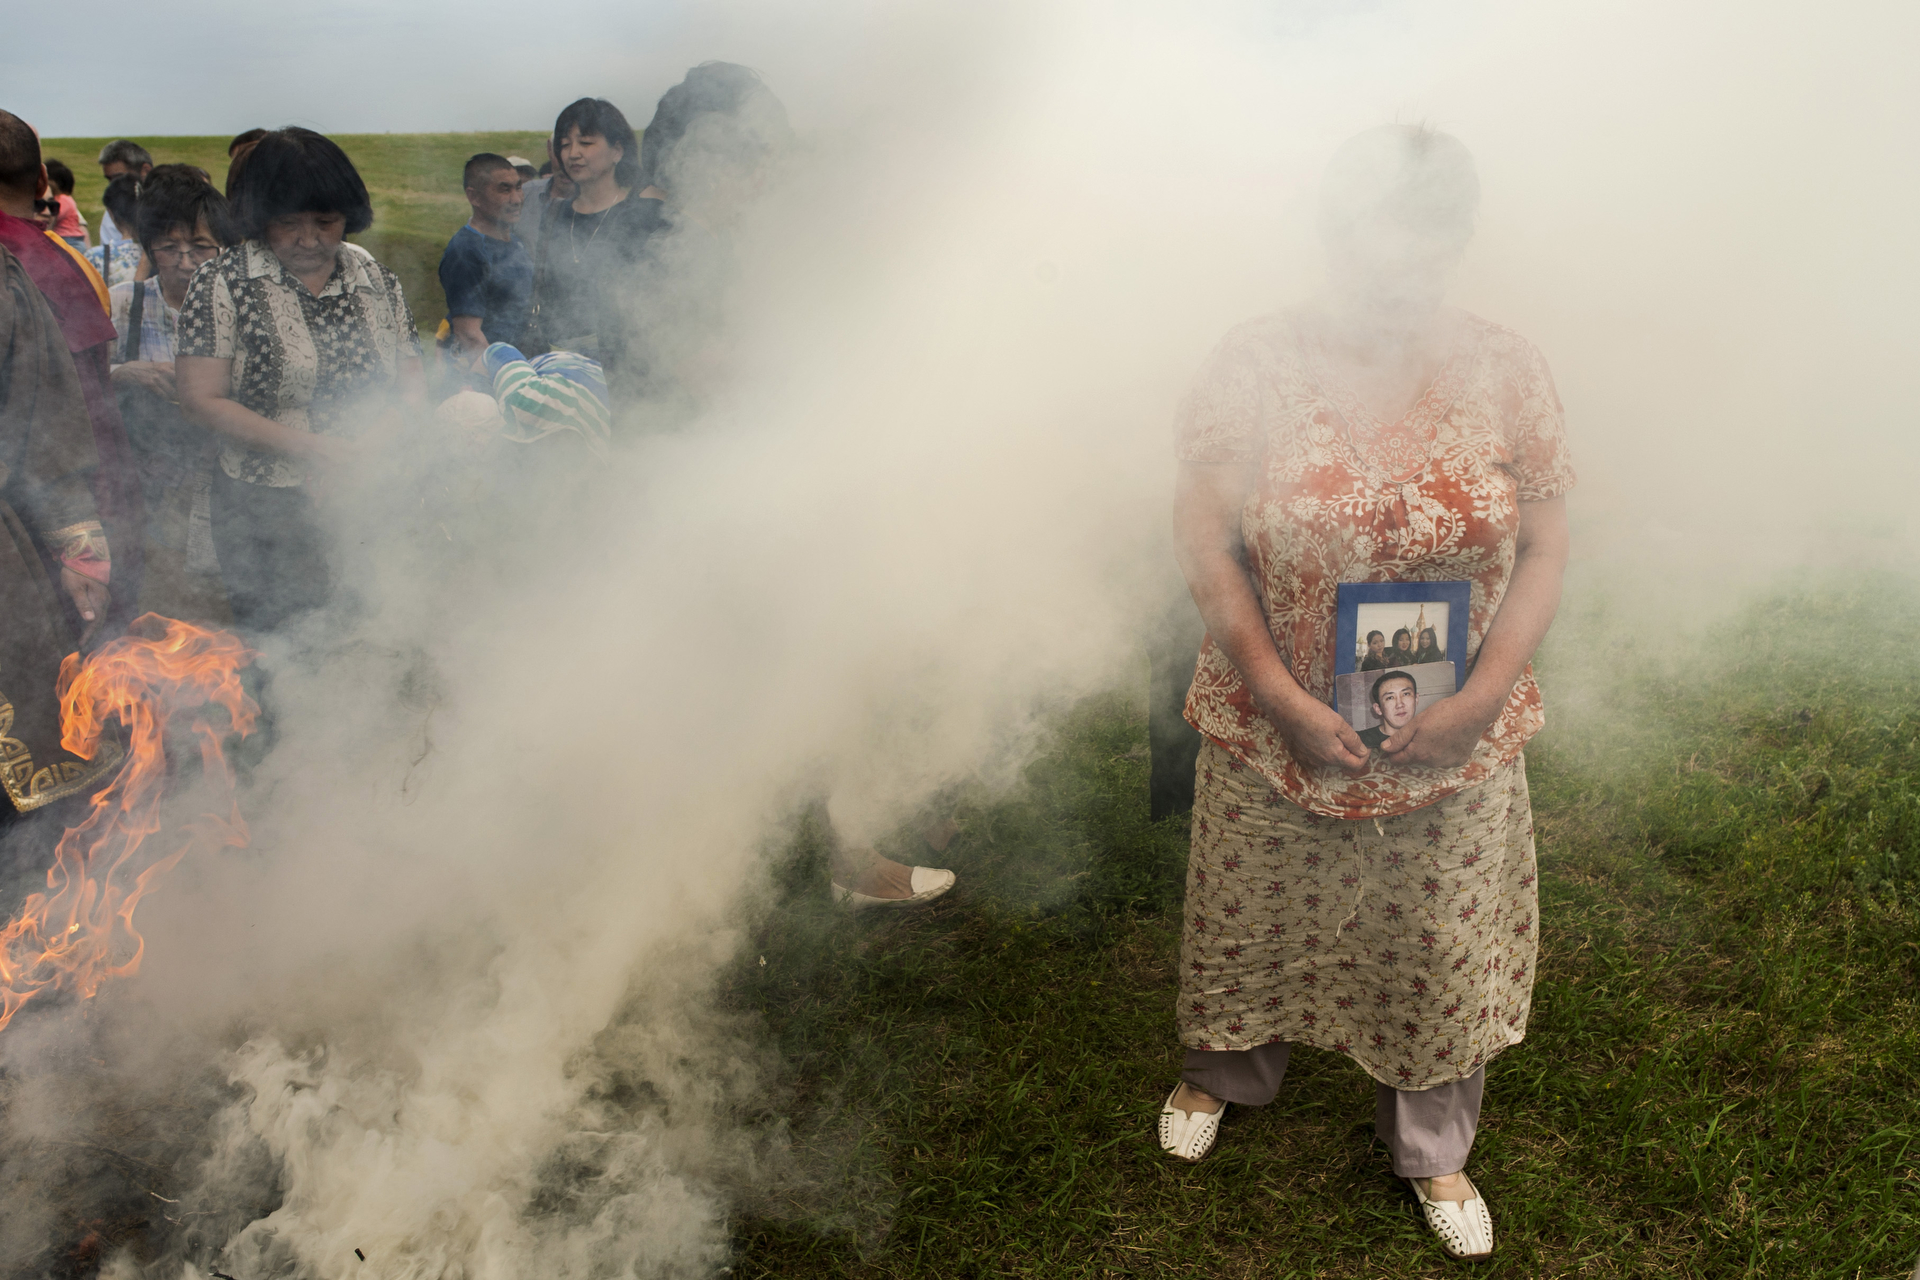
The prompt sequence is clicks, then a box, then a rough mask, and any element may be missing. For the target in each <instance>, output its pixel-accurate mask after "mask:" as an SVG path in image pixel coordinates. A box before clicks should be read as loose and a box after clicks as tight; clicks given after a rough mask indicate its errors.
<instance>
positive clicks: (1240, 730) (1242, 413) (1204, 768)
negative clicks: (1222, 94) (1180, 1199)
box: [1159, 126, 1573, 1257]
mask: <svg viewBox="0 0 1920 1280" xmlns="http://www.w3.org/2000/svg"><path fill="white" fill-rule="evenodd" d="M1478 200H1479V180H1478V178H1477V176H1476V175H1475V173H1474V168H1473V161H1472V158H1471V157H1470V156H1469V155H1468V153H1467V151H1466V149H1465V148H1464V147H1463V146H1461V144H1460V143H1459V142H1458V141H1456V140H1455V139H1453V138H1450V137H1448V136H1446V135H1444V134H1437V133H1433V132H1431V131H1428V130H1423V129H1416V128H1411V127H1404V126H1389V127H1386V128H1381V129H1376V130H1373V131H1371V132H1368V133H1365V134H1362V135H1360V136H1359V137H1357V138H1355V139H1353V140H1352V141H1350V142H1348V143H1347V144H1346V145H1345V146H1344V147H1342V148H1341V150H1340V152H1339V153H1338V154H1337V155H1336V156H1335V158H1334V160H1333V162H1332V164H1331V165H1330V166H1329V168H1328V171H1327V176H1326V180H1325V184H1324V187H1323V190H1322V196H1321V233H1322V237H1323V239H1324V241H1325V243H1326V247H1327V251H1328V259H1329V267H1330V272H1329V274H1330V279H1331V284H1332V288H1331V290H1330V294H1329V296H1328V298H1327V299H1326V300H1325V301H1323V302H1321V303H1319V304H1316V305H1312V306H1307V307H1302V308H1299V309H1297V310H1293V311H1289V312H1284V313H1281V314H1278V315H1274V316H1269V317H1265V318H1262V319H1258V320H1253V321H1250V322H1248V323H1246V324H1243V325H1240V326H1239V327H1237V328H1235V329H1234V330H1232V331H1231V332H1230V333H1229V334H1228V335H1227V337H1226V338H1225V339H1224V340H1223V341H1222V342H1221V344H1220V345H1219V347H1218V348H1216V349H1215V351H1214V352H1213V354H1212V356H1211V357H1210V358H1209V359H1208V362H1207V364H1206V366H1205V368H1204V369H1203V370H1202V372H1201V374H1200V376H1199V378H1198V379H1197V381H1196V382H1195V384H1194V387H1193V389H1192V391H1191V392H1190V394H1189V395H1188V397H1187V399H1186V401H1185V402H1184V404H1183V405H1182V408H1181V413H1180V419H1179V423H1178V430H1177V435H1178V451H1179V456H1180V463H1181V465H1180V479H1179V486H1178V492H1177V496H1176V500H1175V523H1176V536H1177V540H1178V544H1179V551H1180V557H1181V565H1182V568H1183V569H1184V571H1185V573H1186V576H1187V581H1188V584H1189V586H1190V587H1191V589H1192V592H1193V596H1194V600H1195V602H1196V603H1197V604H1198V605H1199V608H1200V612H1201V615H1202V616H1203V617H1204V618H1205V619H1206V622H1207V630H1208V636H1207V640H1206V642H1205V644H1204V646H1203V647H1202V650H1201V654H1200V661H1199V669H1198V672H1197V674H1196V676H1195V679H1194V683H1193V688H1192V691H1191V694H1190V695H1189V698H1188V702H1187V718H1188V719H1189V720H1190V721H1191V722H1192V723H1193V725H1194V726H1195V727H1196V728H1198V729H1199V730H1200V731H1201V732H1202V733H1203V734H1204V735H1205V736H1206V742H1205V745H1204V746H1203V747H1202V749H1201V753H1200V759H1199V765H1198V771H1197V772H1198V777H1197V788H1196V789H1197V800H1196V803H1195V806H1194V815H1193V846H1192V854H1191V857H1190V861H1189V864H1188V873H1187V905H1186V928H1185V932H1184V936H1183V940H1182V945H1181V968H1182V982H1181V991H1180V1003H1179V1007H1178V1010H1177V1021H1178V1026H1179V1030H1180V1037H1181V1041H1182V1043H1183V1044H1184V1045H1185V1046H1186V1048H1187V1054H1186V1061H1185V1065H1184V1069H1183V1071H1182V1076H1181V1082H1180V1084H1179V1085H1178V1087H1176V1088H1175V1089H1174V1091H1173V1093H1172V1094H1171V1095H1170V1096H1169V1097H1168V1099H1167V1103H1166V1105H1165V1106H1164V1107H1163V1108H1162V1111H1161V1117H1160V1126H1159V1127H1160V1139H1161V1143H1162V1146H1163V1147H1165V1148H1166V1149H1167V1150H1168V1151H1169V1152H1170V1153H1171V1154H1174V1155H1176V1156H1179V1157H1181V1158H1184V1159H1199V1158H1200V1157H1202V1156H1204V1155H1205V1154H1206V1153H1207V1151H1208V1150H1210V1149H1211V1147H1212V1144H1213V1140H1214V1137H1215V1135H1216V1133H1217V1131H1218V1127H1219V1122H1220V1117H1221V1115H1222V1114H1223V1113H1224V1111H1225V1109H1226V1104H1227V1103H1229V1102H1239V1103H1243V1104H1249V1105H1259V1104H1262V1103H1265V1102H1267V1101H1270V1100H1271V1099H1272V1098H1273V1096H1274V1093H1275V1091H1276V1089H1277V1088H1278V1085H1279V1082H1280V1078H1281V1075H1282V1073H1283V1072H1284V1071H1285V1068H1286V1061H1287V1053H1288V1046H1289V1045H1291V1044H1306V1045H1312V1046H1314V1047H1316V1048H1323V1049H1332V1050H1335V1051H1337V1052H1340V1053H1344V1054H1346V1055H1348V1056H1349V1057H1351V1058H1352V1059H1353V1060H1354V1061H1355V1062H1357V1063H1359V1064H1360V1066H1361V1067H1363V1068H1364V1069H1365V1070H1366V1071H1367V1073H1368V1074H1369V1075H1371V1076H1372V1077H1373V1078H1374V1080H1375V1081H1376V1105H1375V1117H1376V1127H1377V1130H1378V1132H1379V1134H1380V1137H1381V1138H1382V1140H1383V1141H1384V1142H1385V1143H1386V1145H1387V1147H1388V1148H1389V1150H1390V1151H1391V1152H1392V1155H1393V1164H1394V1171H1395V1172H1396V1173H1398V1174H1399V1175H1400V1176H1402V1177H1405V1178H1407V1179H1408V1180H1409V1181H1410V1182H1411V1183H1412V1185H1413V1188H1414V1191H1415V1194H1416V1196H1417V1198H1418V1199H1419V1201H1420V1203H1421V1204H1422V1206H1423V1207H1424V1209H1425V1212H1426V1216H1427V1219H1428V1221H1429V1222H1430V1223H1431V1224H1432V1225H1433V1227H1434V1230H1435V1231H1436V1233H1437V1234H1438V1235H1439V1236H1440V1237H1441V1241H1442V1243H1443V1245H1444V1246H1445V1247H1446V1249H1447V1251H1448V1252H1449V1253H1450V1254H1453V1255H1454V1256H1457V1257H1477V1256H1484V1254H1486V1253H1487V1252H1490V1251H1491V1249H1492V1247H1493V1238H1492V1219H1491V1215H1490V1213H1489V1212H1488V1208H1487V1204H1486V1201H1485V1199H1484V1198H1483V1197H1482V1196H1481V1195H1480V1193H1479V1191H1478V1190H1477V1189H1476V1188H1475V1187H1474V1186H1473V1184H1472V1183H1471V1182H1470V1181H1469V1180H1468V1178H1467V1177H1466V1175H1465V1172H1464V1169H1465V1165H1466V1159H1467V1153H1468V1151H1469V1150H1470V1148H1471V1146H1472V1142H1473V1134H1474V1130H1475V1127H1476V1126H1477V1123H1478V1120H1479V1112H1480V1101H1481V1091H1482V1088H1483V1085H1484V1083H1485V1078H1486V1064H1487V1062H1488V1061H1489V1060H1490V1059H1491V1058H1492V1057H1493V1056H1494V1055H1495V1054H1497V1053H1499V1052H1500V1051H1501V1050H1503V1049H1505V1048H1507V1047H1508V1046H1510V1045H1512V1044H1516V1043H1518V1042H1519V1040H1520V1039H1521V1038H1522V1036H1523V1035H1524V1034H1525V1031H1526V1022H1527V1010H1528V1004H1529V997H1530V993H1531V989H1532V982H1533V968H1534V954H1535V930H1536V925H1537V918H1538V911H1537V902H1536V895H1535V880H1536V874H1537V873H1536V869H1535V864H1534V857H1533V837H1532V815H1531V810H1530V808H1529V806H1528V800H1527V780H1526V768H1525V762H1524V760H1523V758H1522V755H1521V752H1522V749H1523V748H1524V746H1525V744H1526V741H1527V739H1528V738H1530V737H1531V736H1532V735H1533V734H1534V733H1535V732H1537V731H1538V730H1539V728H1540V726H1541V724H1542V723H1543V720H1542V712H1541V702H1540V690H1539V686H1538V685H1537V684H1535V682H1534V678H1533V671H1532V667H1531V665H1530V664H1531V659H1532V656H1533V651H1534V649H1535V647H1536V646H1537V645H1538V644H1539V642H1540V640H1541V638H1542V637H1543V636H1544V635H1545V634H1546V631H1547V628H1548V626H1549V625H1550V624H1551V622H1552V620H1553V615H1554V611H1555V609H1556V608H1557V607H1558V604H1559V598H1560V583H1561V575H1562V573H1563V570H1564V568H1565V564H1566V555H1567V525H1566V511H1565V504H1564V498H1563V495H1564V494H1565V493H1566V492H1567V490H1568V489H1570V488H1571V487H1572V485H1573V471H1572V466H1571V463H1570V460H1569V458H1568V453H1567V445H1566V435H1565V430H1564V426H1563V422H1562V416H1561V410H1560V403H1559V399H1558V396H1557V395H1556V394H1555V392H1554V388H1553V382H1552V378H1551V376H1550V375H1549V374H1548V372H1547V368H1546V365H1545V363H1544V362H1543V361H1542V359H1541V358H1540V355H1539V353H1538V352H1537V351H1535V350H1534V348H1533V347H1532V346H1531V345H1530V344H1529V343H1528V342H1527V341H1526V340H1525V339H1524V338H1521V337H1520V336H1519V335H1518V334H1516V333H1513V332H1512V331H1510V330H1508V329H1504V328H1502V327H1500V326H1499V325H1496V324H1493V323H1490V322H1489V321H1486V320H1482V319H1480V318H1479V317H1477V316H1472V315H1468V314H1466V313H1463V312H1460V311H1456V310H1453V309H1451V308H1447V307H1444V306H1442V305H1441V299H1442V296H1443V294H1444V291H1445V286H1446V283H1447V281H1448V279H1449V277H1450V276H1451V274H1452V271H1453V268H1454V267H1455V265H1456V264H1457V263H1458V261H1459V259H1460V257H1461V255H1462V253H1463V252H1464V250H1465V248H1466V245H1467V243H1468V241H1469V239H1470V238H1471V235H1472V230H1473V220H1474V215H1475V211H1476V209H1477V206H1478ZM1412 581H1429V582H1441V581H1445V582H1461V581H1464V582H1467V583H1469V584H1470V585H1471V606H1470V619H1469V626H1468V641H1467V653H1466V660H1467V670H1468V672H1469V674H1468V677H1467V681H1466V684H1465V685H1464V686H1463V687H1462V688H1461V690H1460V691H1459V692H1458V693H1456V694H1455V695H1453V696H1452V697H1449V698H1446V699H1443V700H1441V701H1439V702H1436V703H1434V704H1432V705H1430V706H1428V707H1427V708H1426V709H1425V710H1423V711H1421V712H1420V713H1419V714H1418V715H1417V716H1415V717H1414V719H1413V720H1412V721H1411V722H1409V723H1408V724H1407V725H1406V726H1405V727H1404V728H1403V729H1401V730H1399V731H1397V732H1395V733H1394V734H1392V735H1391V736H1389V737H1388V738H1387V739H1386V740H1385V741H1384V742H1383V743H1382V745H1381V747H1380V748H1379V749H1377V750H1371V749H1369V748H1368V747H1367V746H1365V745H1364V744H1363V743H1362V742H1361V741H1360V738H1359V735H1358V734H1356V733H1355V731H1354V730H1353V728H1352V727H1351V726H1350V725H1348V724H1347V722H1346V721H1345V720H1344V719H1343V718H1342V717H1341V716H1339V715H1338V714H1337V713H1335V711H1334V710H1333V708H1332V707H1331V706H1330V705H1329V702H1330V700H1331V696H1332V686H1333V667H1334V663H1333V657H1334V645H1335V606H1336V601H1337V594H1338V590H1339V586H1340V584H1341V583H1343V582H1412Z"/></svg>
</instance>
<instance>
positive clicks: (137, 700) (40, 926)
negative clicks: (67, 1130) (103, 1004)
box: [0, 613, 259, 1027]
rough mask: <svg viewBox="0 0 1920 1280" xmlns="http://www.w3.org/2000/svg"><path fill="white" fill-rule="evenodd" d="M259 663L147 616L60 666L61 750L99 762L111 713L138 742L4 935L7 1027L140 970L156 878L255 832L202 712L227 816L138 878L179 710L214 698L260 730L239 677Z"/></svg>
mask: <svg viewBox="0 0 1920 1280" xmlns="http://www.w3.org/2000/svg"><path fill="white" fill-rule="evenodd" d="M252 660H253V654H252V652H251V651H249V650H248V649H247V648H246V646H244V645H242V644H241V643H240V642H239V641H238V640H236V639H235V638H234V637H233V636H231V635H228V634H227V633H226V632H224V631H207V630H203V629H201V628H199V627H196V626H192V625H191V624H189V623H185V622H177V621H175V620H174V619H172V618H163V617H160V616H159V615H158V614H153V613H147V614H142V615H141V616H140V617H138V618H136V619H134V622H133V625H132V626H131V627H129V628H128V629H127V634H126V635H124V636H122V637H120V638H119V639H117V640H112V641H109V642H108V643H106V644H104V645H101V646H100V648H99V649H97V650H96V651H95V652H94V653H93V654H92V655H91V656H90V657H88V658H87V660H86V662H85V663H82V662H81V661H80V655H79V654H77V653H74V654H68V655H67V658H66V661H64V662H63V663H61V664H60V727H61V734H60V745H61V746H63V747H65V748H66V749H67V750H68V751H71V752H73V753H74V754H75V755H77V756H80V757H81V758H83V759H90V758H91V757H92V756H93V753H94V750H95V749H96V748H97V747H98V746H99V743H100V735H101V734H102V733H103V732H104V731H105V729H106V725H107V719H108V717H109V716H112V715H118V716H119V718H120V723H121V725H123V726H124V727H126V728H127V729H128V730H129V731H130V736H131V738H132V742H131V743H130V744H129V746H128V751H127V762H126V764H124V765H122V766H121V768H120V772H119V773H118V774H117V775H116V776H115V777H114V779H113V781H112V782H111V783H110V784H109V785H108V786H107V787H106V788H105V789H104V790H102V791H101V792H100V793H99V794H98V795H96V796H94V797H93V799H92V801H91V802H90V806H91V812H89V813H88V814H87V816H86V819H85V820H84V821H82V822H81V823H80V825H79V826H76V827H69V828H68V829H67V833H66V834H65V835H64V836H62V837H61V838H60V845H59V848H58V849H57V850H56V852H55V855H54V864H53V868H52V869H51V870H50V871H48V872H47V888H48V889H49V890H50V891H51V892H49V893H36V894H34V895H33V896H32V897H30V898H28V899H27V901H26V905H25V906H24V907H22V908H21V911H20V914H19V915H18V916H16V917H15V918H14V919H13V921H12V922H11V923H9V924H8V925H7V927H6V929H5V930H4V931H0V1027H5V1026H6V1025H7V1023H9V1022H10V1021H12V1020H13V1015H14V1014H16V1013H18V1012H19V1011H20V1006H22V1005H24V1004H25V1003H26V1002H27V1001H28V1000H31V999H32V998H33V997H34V996H36V995H39V994H40V993H41V992H43V991H46V990H47V989H49V988H54V989H64V990H69V991H73V992H76V993H78V995H79V996H80V997H81V998H82V999H85V998H87V997H89V996H91V995H93V993H94V992H95V991H97V990H98V989H99V987H100V984H101V983H102V982H104V981H106V980H107V979H108V978H120V977H125V976H127V975H129V974H132V973H135V972H137V971H138V970H139V968H140V957H141V955H142V954H144V953H145V951H146V943H145V941H143V940H142V939H141V937H140V934H139V931H138V930H136V929H135V928H134V927H133V910H134V908H135V907H137V906H139V905H140V899H141V898H142V897H144V896H145V895H146V893H147V891H148V890H150V889H152V888H153V886H154V882H155V881H157V880H158V879H159V878H160V877H161V876H163V875H165V874H166V873H167V872H168V871H170V870H172V869H173V868H174V867H175V866H177V865H178V864H179V862H180V860H181V859H182V858H184V857H186V856H187V854H188V853H190V852H192V851H194V850H195V849H214V848H218V847H220V846H222V845H227V846H232V847H236V848H239V847H244V846H245V845H246V843H247V825H246V823H245V822H244V821H242V819H241V817H240V807H239V804H238V803H237V802H236V801H235V800H234V796H233V775H232V773H231V772H229V770H228V769H227V762H226V757H225V756H224V755H223V754H222V753H221V750H220V739H221V732H220V731H219V730H217V729H215V728H214V727H213V726H212V725H209V724H208V723H207V722H206V719H205V718H204V717H203V716H200V715H195V716H194V718H193V726H192V727H193V732H194V733H195V734H197V735H198V736H199V738H200V759H201V762H202V764H203V765H204V766H205V767H204V776H205V778H206V781H207V783H208V785H210V786H211V787H213V788H214V789H215V792H216V795H215V803H214V805H213V806H211V807H216V808H225V809H228V810H229V815H228V816H227V817H225V818H222V817H220V816H219V815H218V814H217V813H213V812H206V813H202V814H201V815H199V816H198V817H197V818H194V819H193V820H192V821H190V822H187V823H185V824H183V825H182V828H181V838H180V842H179V844H178V845H177V846H176V847H175V848H174V850H173V852H171V853H169V854H167V855H165V856H164V857H161V858H159V859H157V860H155V861H154V862H152V863H150V864H149V865H148V866H147V867H146V868H145V869H144V870H142V871H140V872H139V873H138V874H132V873H131V864H132V863H133V862H134V861H135V855H136V854H138V853H139V851H140V847H141V845H142V844H144V843H145V842H146V839H147V837H148V836H150V835H154V834H155V833H157V832H158V831H159V830H160V803H161V801H162V800H163V799H164V798H165V795H166V777H167V758H166V752H165V749H164V748H165V740H166V732H167V725H168V723H169V722H170V721H171V719H172V717H173V716H174V715H175V714H176V713H178V712H183V711H193V710H197V709H199V708H202V707H204V706H206V704H207V703H209V702H214V703H218V704H219V705H220V706H223V707H225V708H226V709H227V714H228V715H229V716H230V717H232V723H233V728H234V729H235V730H237V731H238V732H240V733H241V734H242V735H244V734H247V733H250V732H252V730H253V721H254V716H255V715H256V714H257V713H258V711H259V708H258V707H256V706H255V705H254V704H253V701H252V700H251V699H250V698H248V697H247V695H246V693H245V692H244V691H242V689H241V687H240V678H239V675H238V672H239V670H240V668H241V667H244V666H246V665H247V663H249V662H251V661H252ZM129 875H131V878H132V884H131V885H129V884H127V883H126V881H127V879H128V876H129ZM129 953H131V954H129ZM116 956H126V959H124V960H119V961H116V960H115V957H116Z"/></svg>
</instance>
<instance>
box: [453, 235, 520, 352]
mask: <svg viewBox="0 0 1920 1280" xmlns="http://www.w3.org/2000/svg"><path fill="white" fill-rule="evenodd" d="M440 287H441V289H443V290H444V291H445V292H446V295H447V315H448V316H449V317H452V316H478V317H479V319H480V331H481V332H482V333H483V334H485V335H486V337H487V341H488V342H490V343H491V342H504V343H507V344H508V345H509V346H511V345H513V344H514V343H517V342H519V341H520V331H521V330H522V329H524V328H525V327H526V323H527V310H528V308H529V307H531V306H532V304H533V259H532V258H531V257H529V256H528V255H527V246H526V245H525V244H524V243H522V242H521V240H520V237H519V236H518V235H515V234H513V233H511V232H509V233H508V236H507V238H506V239H505V240H495V239H494V238H493V237H491V236H486V235H482V234H481V233H480V232H478V231H475V230H474V229H473V227H472V226H470V225H469V226H463V227H461V228H460V229H459V230H458V231H456V232H454V233H453V239H451V240H449V241H448V242H447V250H446V252H445V253H443V254H441V255H440Z"/></svg>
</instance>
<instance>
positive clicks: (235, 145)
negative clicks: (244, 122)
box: [227, 129, 267, 160]
mask: <svg viewBox="0 0 1920 1280" xmlns="http://www.w3.org/2000/svg"><path fill="white" fill-rule="evenodd" d="M266 136H267V131H266V130H265V129H249V130H247V131H246V132H245V133H236V134H234V135H233V141H232V142H229V143H228V144H227V159H229V160H231V159H233V153H234V152H235V151H236V150H237V149H239V148H241V147H246V146H251V145H253V144H254V143H256V142H258V141H260V139H262V138H264V137H266Z"/></svg>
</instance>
